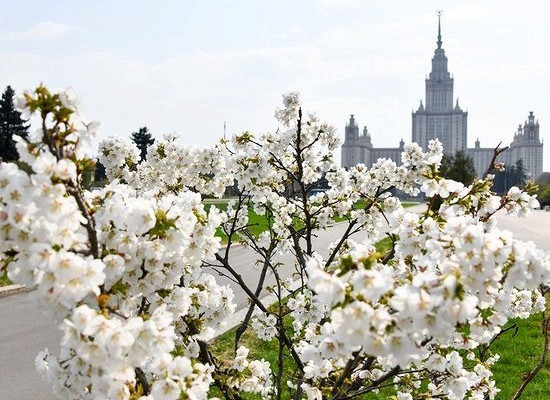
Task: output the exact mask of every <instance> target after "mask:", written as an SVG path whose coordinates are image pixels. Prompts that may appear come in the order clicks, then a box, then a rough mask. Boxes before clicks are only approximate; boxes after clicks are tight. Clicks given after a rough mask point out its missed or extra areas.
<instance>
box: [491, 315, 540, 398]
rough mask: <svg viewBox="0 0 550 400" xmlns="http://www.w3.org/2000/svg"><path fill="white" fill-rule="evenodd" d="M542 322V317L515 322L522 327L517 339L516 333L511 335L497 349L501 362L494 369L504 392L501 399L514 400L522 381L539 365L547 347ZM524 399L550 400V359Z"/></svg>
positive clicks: (526, 390)
mask: <svg viewBox="0 0 550 400" xmlns="http://www.w3.org/2000/svg"><path fill="white" fill-rule="evenodd" d="M541 318H542V317H541V314H540V313H539V314H537V315H534V316H532V317H531V318H528V319H518V320H515V321H513V322H516V323H517V324H518V327H519V330H518V333H517V335H516V336H515V337H513V334H514V332H513V330H511V331H508V332H506V333H504V334H503V335H502V337H501V339H500V340H498V341H496V342H495V344H494V345H493V347H492V348H493V351H494V352H495V353H498V354H500V360H499V361H498V362H497V363H496V364H495V366H494V369H493V372H494V374H495V380H496V382H497V387H498V388H500V389H501V390H502V391H501V392H500V393H499V395H498V396H497V399H499V400H505V399H511V398H512V396H513V394H514V393H515V391H516V389H517V388H518V386H519V385H520V383H521V379H522V377H523V376H524V375H525V374H526V373H528V372H529V371H531V370H532V369H533V367H534V366H535V365H536V364H537V363H538V362H539V359H540V354H541V349H542V343H543V342H542V334H541V328H540V324H541ZM509 325H511V324H509ZM521 398H522V399H525V400H544V399H550V359H548V360H547V361H546V366H545V367H543V368H542V369H541V370H540V371H539V373H538V374H537V376H536V377H535V378H534V379H533V380H532V381H531V383H530V384H529V385H528V386H527V388H526V389H525V391H524V392H523V394H522V396H521Z"/></svg>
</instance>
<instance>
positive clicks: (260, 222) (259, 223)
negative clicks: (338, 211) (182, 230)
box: [203, 199, 418, 242]
mask: <svg viewBox="0 0 550 400" xmlns="http://www.w3.org/2000/svg"><path fill="white" fill-rule="evenodd" d="M227 202H228V201H227V200H225V199H205V200H203V204H204V209H205V210H206V212H208V211H209V210H210V208H211V207H212V206H215V207H217V208H218V209H219V210H221V211H226V210H227ZM417 204H418V203H414V202H403V203H402V205H403V207H405V208H407V207H412V206H415V205H417ZM364 206H365V205H364V203H363V202H362V201H359V202H357V204H356V205H355V207H356V208H358V209H361V208H363V207H364ZM345 220H346V218H344V217H336V218H334V221H335V222H342V221H345ZM248 223H249V224H250V227H249V230H250V232H251V233H252V234H254V235H256V236H257V235H259V234H260V233H262V232H264V231H265V230H267V227H268V220H267V217H266V216H265V215H258V214H256V213H255V212H254V211H253V210H252V208H250V209H249V210H248ZM216 235H217V236H219V237H221V238H222V241H223V242H226V241H227V236H226V235H225V233H224V232H223V231H222V230H221V229H219V228H218V230H217V232H216Z"/></svg>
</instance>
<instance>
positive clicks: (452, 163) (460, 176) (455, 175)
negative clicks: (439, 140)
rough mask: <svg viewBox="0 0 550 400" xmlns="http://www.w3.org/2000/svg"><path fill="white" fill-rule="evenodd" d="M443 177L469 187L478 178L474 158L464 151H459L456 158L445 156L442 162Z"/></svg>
mask: <svg viewBox="0 0 550 400" xmlns="http://www.w3.org/2000/svg"><path fill="white" fill-rule="evenodd" d="M440 172H441V176H443V177H444V178H447V179H452V180H454V181H457V182H462V183H463V184H464V185H469V184H470V183H472V182H473V181H474V179H475V178H476V169H475V167H474V160H473V159H472V157H470V156H468V155H466V154H465V153H464V152H463V151H457V152H456V154H455V155H454V156H449V155H445V156H443V159H442V160H441V168H440Z"/></svg>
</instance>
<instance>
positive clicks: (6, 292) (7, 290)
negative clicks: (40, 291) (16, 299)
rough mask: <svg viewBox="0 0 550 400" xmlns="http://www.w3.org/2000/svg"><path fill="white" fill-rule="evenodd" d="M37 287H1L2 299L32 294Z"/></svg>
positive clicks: (0, 294)
mask: <svg viewBox="0 0 550 400" xmlns="http://www.w3.org/2000/svg"><path fill="white" fill-rule="evenodd" d="M34 289H36V286H25V285H8V286H3V287H0V297H6V296H11V295H12V294H18V293H26V292H31V291H33V290H34Z"/></svg>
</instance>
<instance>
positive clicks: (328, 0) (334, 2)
mask: <svg viewBox="0 0 550 400" xmlns="http://www.w3.org/2000/svg"><path fill="white" fill-rule="evenodd" d="M318 3H319V5H320V6H321V7H347V6H350V5H352V4H356V3H359V0H318Z"/></svg>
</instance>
